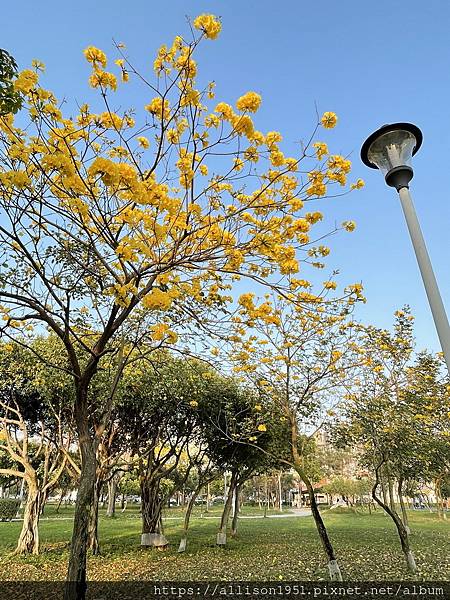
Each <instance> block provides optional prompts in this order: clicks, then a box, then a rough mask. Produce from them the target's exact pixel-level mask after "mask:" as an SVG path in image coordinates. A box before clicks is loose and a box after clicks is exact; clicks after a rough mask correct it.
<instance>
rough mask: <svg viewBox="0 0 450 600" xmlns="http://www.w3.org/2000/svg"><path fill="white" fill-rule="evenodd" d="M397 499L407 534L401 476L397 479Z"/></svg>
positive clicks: (409, 531)
mask: <svg viewBox="0 0 450 600" xmlns="http://www.w3.org/2000/svg"><path fill="white" fill-rule="evenodd" d="M398 499H399V501H400V508H401V510H402V519H403V525H404V526H405V529H406V532H407V533H408V535H409V534H410V533H411V529H410V528H409V522H408V513H407V512H406V506H405V502H404V500H403V477H400V479H399V480H398Z"/></svg>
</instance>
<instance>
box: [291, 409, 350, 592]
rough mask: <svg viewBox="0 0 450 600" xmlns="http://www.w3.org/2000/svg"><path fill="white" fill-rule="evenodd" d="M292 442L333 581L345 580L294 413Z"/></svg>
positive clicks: (297, 466)
mask: <svg viewBox="0 0 450 600" xmlns="http://www.w3.org/2000/svg"><path fill="white" fill-rule="evenodd" d="M291 443H292V458H293V462H294V468H295V470H296V471H297V473H298V474H299V475H300V477H301V479H302V481H303V482H304V484H305V485H306V489H307V490H308V495H309V500H310V504H311V512H312V516H313V518H314V522H315V524H316V528H317V532H318V534H319V537H320V541H321V542H322V547H323V549H324V551H325V554H326V556H327V558H328V565H327V566H328V573H329V575H330V579H331V581H343V579H342V574H341V569H340V567H339V563H338V561H337V558H336V554H335V552H334V548H333V545H332V543H331V540H330V538H329V537H328V531H327V528H326V527H325V523H324V522H323V519H322V516H321V514H320V511H319V507H318V506H317V502H316V497H315V495H314V488H313V485H312V483H311V481H310V479H309V477H308V476H307V474H306V473H305V471H304V469H303V466H302V462H301V458H300V454H299V451H298V429H297V420H296V418H295V416H294V415H292V416H291Z"/></svg>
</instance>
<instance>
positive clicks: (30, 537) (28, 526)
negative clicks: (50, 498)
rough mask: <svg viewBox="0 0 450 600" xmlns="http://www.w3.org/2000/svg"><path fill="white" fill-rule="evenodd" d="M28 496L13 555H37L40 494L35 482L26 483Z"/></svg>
mask: <svg viewBox="0 0 450 600" xmlns="http://www.w3.org/2000/svg"><path fill="white" fill-rule="evenodd" d="M27 487H28V494H27V499H26V502H25V507H24V512H23V523H22V530H21V532H20V535H19V539H18V541H17V547H16V549H15V554H39V517H40V515H41V500H42V494H41V493H40V492H39V489H38V486H37V482H33V481H32V480H29V481H27Z"/></svg>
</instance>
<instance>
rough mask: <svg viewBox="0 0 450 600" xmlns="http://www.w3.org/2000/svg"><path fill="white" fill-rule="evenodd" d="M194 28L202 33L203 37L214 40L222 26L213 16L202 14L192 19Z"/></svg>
mask: <svg viewBox="0 0 450 600" xmlns="http://www.w3.org/2000/svg"><path fill="white" fill-rule="evenodd" d="M194 27H195V28H196V29H199V30H200V31H203V33H204V34H205V37H207V38H209V39H210V40H215V39H216V38H217V36H218V35H219V33H220V31H221V29H222V25H221V23H220V21H219V20H218V19H217V17H215V16H214V15H208V14H203V15H199V16H198V17H197V18H196V19H194Z"/></svg>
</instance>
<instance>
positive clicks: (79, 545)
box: [64, 415, 97, 600]
mask: <svg viewBox="0 0 450 600" xmlns="http://www.w3.org/2000/svg"><path fill="white" fill-rule="evenodd" d="M84 416H85V418H84V419H83V418H82V416H81V417H80V415H78V418H77V428H78V441H79V446H80V451H81V472H80V479H79V487H78V493H77V501H76V504H75V517H74V522H73V533H72V542H71V546H70V557H69V567H68V571H67V583H66V587H65V591H64V600H84V598H85V597H86V559H87V548H88V533H89V519H90V514H91V506H92V503H93V500H94V493H95V492H94V488H95V478H96V470H97V459H96V447H95V446H96V444H95V441H94V440H93V439H92V438H91V436H90V433H89V427H88V420H87V415H84Z"/></svg>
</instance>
